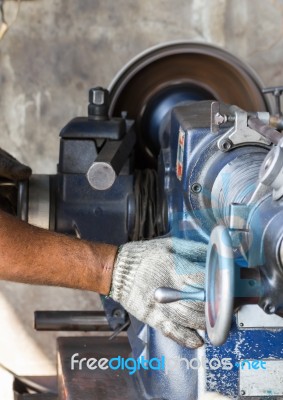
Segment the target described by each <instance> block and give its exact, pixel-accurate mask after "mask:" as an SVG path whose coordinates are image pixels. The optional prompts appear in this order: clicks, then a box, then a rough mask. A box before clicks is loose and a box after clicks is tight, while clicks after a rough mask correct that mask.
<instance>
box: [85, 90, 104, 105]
mask: <svg viewBox="0 0 283 400" xmlns="http://www.w3.org/2000/svg"><path fill="white" fill-rule="evenodd" d="M107 94H108V91H107V90H106V89H103V88H102V87H95V88H92V89H90V91H89V102H90V103H91V104H96V105H98V106H100V105H102V104H104V103H105V100H106V96H107Z"/></svg>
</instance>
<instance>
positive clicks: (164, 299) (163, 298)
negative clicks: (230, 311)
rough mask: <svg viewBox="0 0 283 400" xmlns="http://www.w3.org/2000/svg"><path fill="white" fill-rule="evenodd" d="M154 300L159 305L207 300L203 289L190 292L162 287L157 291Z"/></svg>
mask: <svg viewBox="0 0 283 400" xmlns="http://www.w3.org/2000/svg"><path fill="white" fill-rule="evenodd" d="M154 298H155V300H156V301H157V302H158V303H173V302H174V301H179V300H198V301H204V300H205V293H204V290H203V289H192V290H190V291H189V292H182V291H180V290H176V289H171V288H168V287H160V288H158V289H156V290H155V293H154Z"/></svg>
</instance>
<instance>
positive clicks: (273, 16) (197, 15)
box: [0, 0, 283, 398]
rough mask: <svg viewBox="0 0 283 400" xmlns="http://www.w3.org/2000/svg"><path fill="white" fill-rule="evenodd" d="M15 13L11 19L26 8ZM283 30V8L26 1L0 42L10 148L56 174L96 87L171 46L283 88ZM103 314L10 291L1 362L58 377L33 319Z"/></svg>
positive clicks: (247, 0)
mask: <svg viewBox="0 0 283 400" xmlns="http://www.w3.org/2000/svg"><path fill="white" fill-rule="evenodd" d="M5 9H6V12H7V19H8V20H9V19H10V20H11V19H12V18H13V15H14V14H15V10H16V3H15V2H12V1H9V2H6V6H5ZM282 29H283V0H174V1H172V0H142V1H137V0H116V1H114V0H34V1H23V2H22V5H21V10H20V14H19V16H18V19H17V21H16V22H15V23H14V25H13V26H12V28H11V29H10V31H9V32H8V33H7V35H6V36H5V38H4V39H3V40H2V41H1V42H0V132H1V135H0V146H2V147H3V148H5V149H6V150H8V151H10V152H11V153H13V154H14V155H15V156H16V157H18V158H19V159H20V160H22V161H23V162H25V163H28V164H29V165H31V166H32V168H33V170H34V172H36V173H39V172H43V173H48V172H54V171H55V166H56V162H57V159H58V133H59V131H60V129H61V128H62V127H63V125H64V124H65V123H66V122H67V121H68V120H69V119H70V118H72V117H74V116H77V115H80V114H84V113H86V106H87V101H86V99H87V90H88V88H89V87H90V86H92V85H95V84H101V85H108V84H109V82H110V81H111V79H112V78H113V76H114V75H115V74H116V72H117V71H118V70H119V69H120V68H121V67H122V66H123V65H124V64H125V63H126V62H127V61H128V60H129V59H131V58H132V57H133V56H135V55H136V54H137V53H139V52H141V51H143V50H145V49H147V48H148V47H150V46H153V45H156V44H159V43H162V42H165V41H171V40H178V39H187V40H198V41H203V42H209V43H213V44H216V45H219V46H221V47H223V48H225V49H227V50H229V51H231V52H232V53H234V54H235V55H237V56H239V57H240V58H242V59H243V60H244V61H246V62H248V63H249V64H250V65H251V66H252V67H253V68H254V69H255V70H256V71H257V73H258V74H259V75H260V77H261V78H262V80H263V81H264V82H265V83H266V84H267V85H274V84H283V71H282V65H283V51H282V46H283V35H282ZM94 306H95V307H97V297H96V296H95V295H94V294H92V293H81V292H78V291H72V290H65V289H52V288H33V287H30V286H25V285H18V284H7V283H1V284H0V316H1V329H0V361H3V362H5V363H6V364H8V366H9V367H10V368H13V369H15V370H16V371H17V372H19V373H23V372H24V371H25V373H29V372H30V373H39V371H40V369H41V370H42V371H43V372H44V371H46V372H51V371H52V370H53V364H54V349H55V341H54V340H53V339H54V335H51V334H46V333H34V332H33V329H32V318H33V317H32V313H33V310H34V309H35V308H37V309H44V308H50V309H57V308H58V309H68V308H76V309H92V308H93V307H94ZM15 350H16V351H15ZM0 379H1V378H0ZM0 387H1V385H0ZM0 390H1V389H0ZM0 397H1V396H0ZM1 398H2V397H1Z"/></svg>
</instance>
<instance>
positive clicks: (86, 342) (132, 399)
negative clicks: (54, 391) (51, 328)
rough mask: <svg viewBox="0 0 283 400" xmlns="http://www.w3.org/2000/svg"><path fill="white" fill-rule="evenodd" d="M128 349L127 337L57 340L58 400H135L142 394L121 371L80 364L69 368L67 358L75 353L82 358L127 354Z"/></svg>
mask: <svg viewBox="0 0 283 400" xmlns="http://www.w3.org/2000/svg"><path fill="white" fill-rule="evenodd" d="M130 351H131V349H130V347H129V344H128V340H127V338H123V337H119V338H116V339H115V340H113V341H111V342H110V341H109V340H108V339H107V338H103V337H85V338H84V337H81V338H80V337H74V338H59V339H58V370H59V382H58V383H59V399H58V400H94V399H103V400H108V399H109V400H110V399H111V400H122V399H123V400H136V399H141V398H142V396H141V395H140V394H139V393H138V391H137V388H136V387H135V384H134V381H133V378H132V377H131V376H130V375H129V373H128V372H127V371H125V370H119V371H114V370H111V369H107V370H100V369H98V368H97V369H95V370H89V369H87V368H86V364H85V363H84V364H83V368H82V369H81V370H79V369H78V368H77V369H74V370H72V369H71V357H72V355H73V354H75V353H79V358H80V359H82V358H83V357H86V358H87V359H89V358H96V359H97V360H99V359H101V358H108V359H110V358H112V357H117V356H121V357H125V358H127V357H128V356H129V353H130Z"/></svg>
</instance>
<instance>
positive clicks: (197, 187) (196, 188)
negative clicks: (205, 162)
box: [191, 182, 202, 193]
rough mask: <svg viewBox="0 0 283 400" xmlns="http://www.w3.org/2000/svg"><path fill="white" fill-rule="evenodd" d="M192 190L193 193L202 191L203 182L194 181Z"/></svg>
mask: <svg viewBox="0 0 283 400" xmlns="http://www.w3.org/2000/svg"><path fill="white" fill-rule="evenodd" d="M191 191H192V192H193V193H200V192H201V191H202V186H201V184H200V183H198V182H195V183H193V184H192V186H191Z"/></svg>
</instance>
